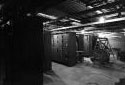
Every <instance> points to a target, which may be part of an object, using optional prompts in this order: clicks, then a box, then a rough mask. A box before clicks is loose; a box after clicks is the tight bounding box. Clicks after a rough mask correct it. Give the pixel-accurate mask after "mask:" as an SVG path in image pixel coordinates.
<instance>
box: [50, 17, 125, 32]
mask: <svg viewBox="0 0 125 85" xmlns="http://www.w3.org/2000/svg"><path fill="white" fill-rule="evenodd" d="M124 20H125V17H122V18H116V19H111V20H105V21H104V22H92V23H87V24H82V25H79V26H78V25H77V26H69V27H61V28H57V29H52V30H51V31H58V30H66V29H74V28H81V27H87V26H92V25H98V24H106V23H110V22H118V21H124Z"/></svg>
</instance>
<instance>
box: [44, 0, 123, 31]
mask: <svg viewBox="0 0 125 85" xmlns="http://www.w3.org/2000/svg"><path fill="white" fill-rule="evenodd" d="M124 3H125V1H124V0H65V1H63V2H61V3H59V4H57V5H54V6H52V7H50V8H47V9H46V10H42V12H43V13H45V14H48V15H53V16H56V17H57V18H58V19H57V20H52V21H53V22H52V21H51V22H50V23H49V24H51V25H58V26H57V28H58V27H67V26H72V25H74V24H72V22H76V25H77V24H83V25H84V24H86V23H93V22H98V21H99V19H100V17H102V16H103V17H104V18H105V20H112V19H117V18H122V17H123V18H124V17H125V4H124ZM69 18H72V19H74V20H72V19H69ZM61 19H67V21H63V22H61V21H60V20H61ZM75 20H78V21H80V22H77V21H75ZM116 22H117V23H116ZM124 22H125V21H124V20H120V21H112V22H109V23H106V24H105V23H101V24H95V25H92V26H94V27H96V28H98V29H103V30H104V29H105V30H112V31H114V30H115V29H116V30H118V29H119V30H120V31H121V29H124V27H125V25H124ZM47 25H48V24H47ZM89 26H90V25H89ZM82 27H84V26H82ZM76 29H77V30H78V28H77V27H76Z"/></svg>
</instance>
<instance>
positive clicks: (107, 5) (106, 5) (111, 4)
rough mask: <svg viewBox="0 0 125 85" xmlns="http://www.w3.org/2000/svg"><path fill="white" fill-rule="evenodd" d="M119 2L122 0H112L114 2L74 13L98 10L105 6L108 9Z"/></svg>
mask: <svg viewBox="0 0 125 85" xmlns="http://www.w3.org/2000/svg"><path fill="white" fill-rule="evenodd" d="M119 3H120V1H117V2H112V3H107V4H105V5H102V6H99V7H94V8H92V9H89V10H85V11H81V12H78V13H74V14H73V15H81V14H87V13H89V12H93V11H96V10H99V9H103V8H104V9H106V8H110V7H112V6H114V7H115V6H116V5H117V4H119Z"/></svg>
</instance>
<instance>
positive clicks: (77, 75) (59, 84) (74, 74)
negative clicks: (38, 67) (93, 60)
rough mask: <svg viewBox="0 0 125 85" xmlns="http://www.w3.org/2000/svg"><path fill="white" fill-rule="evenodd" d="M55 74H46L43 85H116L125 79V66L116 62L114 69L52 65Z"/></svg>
mask: <svg viewBox="0 0 125 85" xmlns="http://www.w3.org/2000/svg"><path fill="white" fill-rule="evenodd" d="M52 66H53V67H52V68H53V71H54V73H53V74H51V75H48V74H44V77H43V85H115V83H116V82H119V79H120V78H125V64H124V63H123V62H119V61H118V62H115V64H113V65H112V68H109V67H101V66H98V65H92V64H89V63H80V64H77V65H76V66H73V67H67V66H64V65H61V64H57V63H52Z"/></svg>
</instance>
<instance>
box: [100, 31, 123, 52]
mask: <svg viewBox="0 0 125 85" xmlns="http://www.w3.org/2000/svg"><path fill="white" fill-rule="evenodd" d="M98 35H99V37H106V38H108V39H109V43H110V45H111V47H112V48H119V49H121V51H125V35H124V34H123V33H110V34H106V33H99V34H98Z"/></svg>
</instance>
